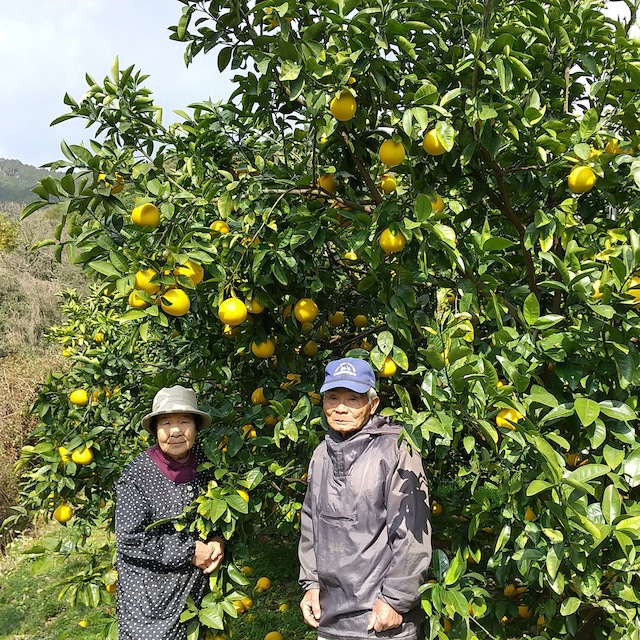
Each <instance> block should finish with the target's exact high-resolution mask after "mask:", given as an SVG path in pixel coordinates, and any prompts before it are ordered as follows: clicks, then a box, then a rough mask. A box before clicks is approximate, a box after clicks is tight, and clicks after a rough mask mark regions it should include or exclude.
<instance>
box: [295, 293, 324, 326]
mask: <svg viewBox="0 0 640 640" xmlns="http://www.w3.org/2000/svg"><path fill="white" fill-rule="evenodd" d="M293 315H294V316H295V317H296V320H298V322H313V321H314V320H315V319H316V318H317V317H318V305H317V304H316V303H315V302H314V301H313V300H312V299H311V298H300V300H298V302H296V304H295V306H294V307H293Z"/></svg>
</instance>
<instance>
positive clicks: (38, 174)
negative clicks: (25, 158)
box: [0, 158, 50, 204]
mask: <svg viewBox="0 0 640 640" xmlns="http://www.w3.org/2000/svg"><path fill="white" fill-rule="evenodd" d="M49 173H50V172H49V171H47V170H46V169H38V168H37V167H32V166H31V165H28V164H23V163H22V162H20V161H19V160H6V159H4V158H0V202H17V203H22V204H26V203H27V202H31V201H33V200H36V199H37V196H36V195H35V194H33V193H31V189H32V188H33V187H34V186H35V185H36V183H37V182H38V180H40V179H42V178H44V177H46V176H47V175H49Z"/></svg>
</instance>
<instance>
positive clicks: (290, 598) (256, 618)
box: [232, 536, 317, 640]
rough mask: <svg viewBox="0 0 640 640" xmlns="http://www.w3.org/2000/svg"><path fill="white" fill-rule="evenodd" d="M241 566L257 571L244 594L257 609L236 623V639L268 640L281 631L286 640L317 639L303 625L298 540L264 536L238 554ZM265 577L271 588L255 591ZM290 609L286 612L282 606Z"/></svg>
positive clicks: (251, 577) (233, 627) (244, 614)
mask: <svg viewBox="0 0 640 640" xmlns="http://www.w3.org/2000/svg"><path fill="white" fill-rule="evenodd" d="M236 556H237V560H236V561H237V564H238V565H247V566H250V567H251V568H252V569H253V573H252V575H251V576H250V578H249V580H250V584H249V585H247V586H246V587H245V588H244V591H245V592H246V593H247V594H248V595H249V597H250V598H252V599H253V608H252V609H251V610H249V611H247V612H245V613H243V614H241V615H240V616H238V618H237V620H235V621H234V624H233V626H232V633H233V637H234V638H241V639H242V640H264V637H265V635H266V634H267V633H269V631H280V633H282V635H283V636H284V638H285V640H307V639H309V640H311V639H313V638H316V637H317V632H315V631H314V630H312V629H311V628H310V627H308V626H307V625H306V624H305V623H304V622H303V621H302V614H301V612H300V607H299V606H298V605H299V602H300V599H301V598H302V591H301V590H300V587H299V585H298V582H297V580H298V556H297V537H295V536H292V537H291V538H288V539H287V538H282V537H275V536H260V537H257V538H254V539H253V540H252V542H251V544H250V545H249V546H248V547H247V548H246V549H245V550H243V553H242V554H240V553H236ZM262 576H265V577H267V578H269V579H270V580H271V588H270V589H268V590H267V591H264V592H262V593H258V592H257V591H256V590H255V584H256V582H257V581H258V579H259V578H260V577H262ZM282 604H286V605H288V607H289V608H288V609H287V610H286V611H284V612H281V611H280V610H279V607H280V605H282Z"/></svg>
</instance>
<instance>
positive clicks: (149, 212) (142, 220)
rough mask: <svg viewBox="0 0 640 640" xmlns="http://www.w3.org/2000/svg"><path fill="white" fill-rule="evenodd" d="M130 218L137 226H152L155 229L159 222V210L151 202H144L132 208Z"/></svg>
mask: <svg viewBox="0 0 640 640" xmlns="http://www.w3.org/2000/svg"><path fill="white" fill-rule="evenodd" d="M131 220H133V223H134V224H137V225H138V226H139V227H152V228H153V229H155V228H156V227H157V226H158V225H159V224H160V211H158V207H156V205H155V204H152V203H151V202H145V203H144V204H141V205H139V206H137V207H135V208H134V209H133V211H132V212H131Z"/></svg>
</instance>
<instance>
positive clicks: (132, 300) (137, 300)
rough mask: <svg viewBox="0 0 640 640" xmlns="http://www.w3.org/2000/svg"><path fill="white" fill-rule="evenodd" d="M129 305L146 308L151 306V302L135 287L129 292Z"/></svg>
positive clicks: (135, 307)
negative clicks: (137, 291)
mask: <svg viewBox="0 0 640 640" xmlns="http://www.w3.org/2000/svg"><path fill="white" fill-rule="evenodd" d="M129 306H130V307H133V308H134V309H146V308H147V307H148V306H149V303H148V302H147V301H146V300H143V299H142V298H141V297H140V296H139V295H138V294H137V293H136V290H135V289H134V290H133V291H132V292H131V293H130V294H129Z"/></svg>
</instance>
